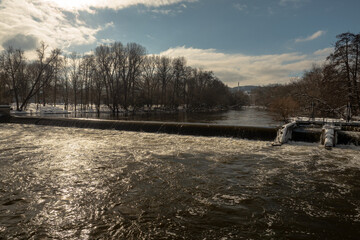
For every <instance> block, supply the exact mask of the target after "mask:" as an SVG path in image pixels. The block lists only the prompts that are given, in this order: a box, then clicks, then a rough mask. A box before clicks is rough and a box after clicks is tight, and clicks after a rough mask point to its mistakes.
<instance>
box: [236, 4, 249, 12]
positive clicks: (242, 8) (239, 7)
mask: <svg viewBox="0 0 360 240" xmlns="http://www.w3.org/2000/svg"><path fill="white" fill-rule="evenodd" d="M234 7H235V8H236V9H237V10H239V11H244V10H245V9H247V5H246V4H241V3H235V4H234Z"/></svg>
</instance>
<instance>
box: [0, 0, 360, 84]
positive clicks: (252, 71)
mask: <svg viewBox="0 0 360 240" xmlns="http://www.w3.org/2000/svg"><path fill="white" fill-rule="evenodd" d="M359 9H360V1H358V0H343V1H339V0H338V1H335V0H122V1H106V0H32V1H30V0H12V1H11V0H1V1H0V19H2V20H1V21H0V50H1V49H2V48H6V47H7V46H9V45H14V46H15V47H21V48H23V49H24V50H27V52H28V56H29V58H31V56H32V55H31V54H32V53H33V51H32V50H34V49H35V48H36V47H37V46H38V44H39V42H40V41H44V42H46V43H47V44H49V45H50V46H51V47H59V48H61V49H63V51H64V53H70V52H72V51H76V52H78V53H89V52H90V51H91V50H93V49H95V47H96V46H97V45H99V44H101V43H110V42H113V41H120V42H122V43H124V44H126V43H128V42H136V43H139V44H141V45H143V46H145V47H146V49H147V52H148V54H160V55H168V56H171V57H177V56H185V57H186V58H187V61H188V64H189V65H191V66H196V67H201V68H203V69H205V70H212V71H214V73H215V74H216V75H217V76H218V77H219V78H220V79H221V80H222V81H224V82H225V83H226V84H228V85H229V86H236V85H237V84H238V83H239V84H240V85H249V84H255V85H266V84H270V83H286V82H289V81H291V79H293V78H296V77H300V76H301V74H302V73H303V72H304V70H306V69H309V68H311V66H312V65H313V64H314V63H316V64H322V63H323V62H324V60H325V59H326V56H327V55H328V54H329V53H330V52H331V51H332V46H333V44H334V43H335V41H336V35H337V34H340V33H342V32H346V31H350V32H354V33H359V32H360V25H359V22H360V14H359V12H358V11H359Z"/></svg>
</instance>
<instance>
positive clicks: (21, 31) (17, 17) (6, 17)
mask: <svg viewBox="0 0 360 240" xmlns="http://www.w3.org/2000/svg"><path fill="white" fill-rule="evenodd" d="M196 1H197V0H122V1H111V0H16V1H15V0H2V1H0V19H1V21H0V51H1V50H2V49H4V47H7V46H8V45H9V44H11V43H12V42H14V41H13V40H14V38H19V39H17V41H15V42H16V44H18V45H19V44H20V45H23V46H24V48H23V49H25V48H27V49H26V50H31V48H35V47H36V46H37V45H38V44H39V42H40V41H44V42H45V43H46V44H48V45H49V46H51V47H53V48H55V47H58V48H62V49H65V51H66V49H67V48H69V47H70V46H78V45H88V44H93V43H96V42H97V39H96V35H97V34H98V33H99V31H101V30H104V29H106V28H109V27H114V23H113V22H110V23H107V24H105V25H104V26H89V25H88V24H87V23H86V22H85V21H83V20H80V19H79V16H80V11H87V12H89V13H91V14H92V13H95V12H96V10H97V9H113V10H118V9H123V8H126V7H130V6H134V5H144V6H146V7H161V6H168V5H172V4H177V3H179V4H180V3H185V2H196ZM154 12H156V10H154ZM158 13H163V14H167V12H164V11H163V12H161V11H158Z"/></svg>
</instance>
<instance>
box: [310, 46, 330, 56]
mask: <svg viewBox="0 0 360 240" xmlns="http://www.w3.org/2000/svg"><path fill="white" fill-rule="evenodd" d="M333 52H334V48H332V47H330V48H324V49H319V50H317V51H315V52H314V54H315V55H318V56H329V55H330V54H331V53H333Z"/></svg>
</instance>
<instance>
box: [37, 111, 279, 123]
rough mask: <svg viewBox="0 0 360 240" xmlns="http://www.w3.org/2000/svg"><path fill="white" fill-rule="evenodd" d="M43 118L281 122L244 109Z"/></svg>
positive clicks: (80, 114)
mask: <svg viewBox="0 0 360 240" xmlns="http://www.w3.org/2000/svg"><path fill="white" fill-rule="evenodd" d="M40 116H43V117H65V118H69V117H70V118H92V119H111V120H136V121H162V122H191V123H211V124H221V125H234V126H236V125H238V126H257V127H263V126H268V127H275V126H281V125H282V124H283V122H279V121H276V120H274V119H273V118H272V116H270V114H269V113H268V112H266V111H265V110H261V109H256V108H244V109H243V110H229V111H221V112H213V113H205V112H204V113H201V112H200V113H196V112H188V113H186V112H178V113H164V112H157V113H156V112H154V113H139V114H135V115H131V114H128V115H127V116H125V115H124V114H119V115H115V116H113V115H112V114H110V113H101V114H100V115H97V114H96V113H76V114H75V113H71V114H44V115H40Z"/></svg>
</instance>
